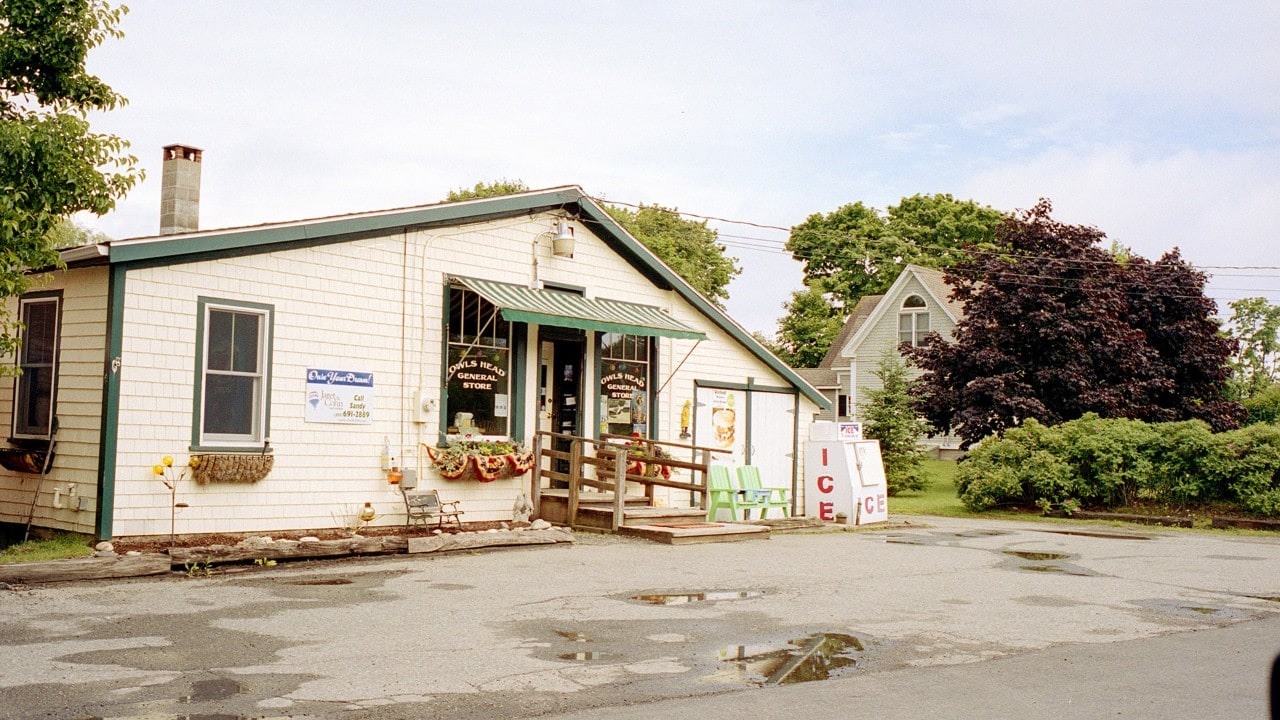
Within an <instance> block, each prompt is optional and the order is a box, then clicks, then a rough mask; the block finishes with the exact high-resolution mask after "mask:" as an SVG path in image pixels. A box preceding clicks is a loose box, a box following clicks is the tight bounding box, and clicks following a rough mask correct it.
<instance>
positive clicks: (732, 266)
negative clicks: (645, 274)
mask: <svg viewBox="0 0 1280 720" xmlns="http://www.w3.org/2000/svg"><path fill="white" fill-rule="evenodd" d="M528 190H529V187H528V186H527V185H525V184H524V182H523V181H521V180H506V179H503V180H495V181H494V182H490V183H485V182H479V183H476V184H475V186H474V187H472V188H461V189H458V190H451V191H449V195H448V197H447V198H445V199H446V200H447V201H448V202H455V201H458V200H472V199H475V198H486V197H494V196H497V195H510V194H513V193H520V192H527V191H528ZM605 211H606V212H608V213H609V215H610V216H611V217H612V218H613V219H614V220H616V221H617V222H618V224H619V225H621V226H622V227H624V228H626V230H627V232H629V233H631V235H632V236H633V237H634V238H635V239H637V240H639V241H640V242H641V243H644V245H645V247H647V248H649V249H650V250H652V251H653V254H655V255H657V256H658V257H659V258H661V259H662V261H663V262H664V263H666V264H667V265H668V266H670V267H671V269H672V270H674V271H675V272H676V274H677V275H679V276H680V277H682V278H684V280H685V282H687V283H689V284H690V285H692V286H693V288H694V289H695V290H697V291H698V292H700V293H702V294H703V295H704V296H706V298H707V299H708V300H710V301H711V302H712V303H714V304H715V305H716V306H717V307H724V301H725V300H728V299H729V283H730V282H731V281H732V280H733V278H735V277H736V276H737V275H738V273H740V272H742V271H741V269H740V268H739V267H738V264H737V259H736V258H733V257H730V256H729V255H727V254H725V247H724V246H723V245H721V244H720V235H719V233H717V232H716V230H715V229H714V228H710V227H707V223H706V221H705V220H703V221H698V220H686V219H685V218H683V217H681V216H680V212H679V211H678V210H675V209H672V208H665V207H662V206H661V205H640V206H639V207H638V208H636V209H634V210H633V209H629V208H625V207H620V206H617V205H605Z"/></svg>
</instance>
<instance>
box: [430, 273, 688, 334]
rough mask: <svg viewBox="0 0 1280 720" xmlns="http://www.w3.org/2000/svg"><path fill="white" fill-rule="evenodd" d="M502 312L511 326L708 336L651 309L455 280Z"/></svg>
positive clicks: (565, 293)
mask: <svg viewBox="0 0 1280 720" xmlns="http://www.w3.org/2000/svg"><path fill="white" fill-rule="evenodd" d="M453 279H454V280H455V281H456V282H458V283H461V284H462V285H465V286H467V287H468V288H471V289H472V290H474V291H475V292H476V293H478V294H479V295H480V296H482V297H483V298H484V299H485V300H488V301H489V302H491V303H493V304H494V305H495V306H496V307H498V308H500V309H501V311H502V318H503V319H504V320H507V321H510V322H526V323H537V324H539V325H554V326H556V327H568V328H578V329H579V330H596V331H598V332H615V333H626V334H628V335H648V336H656V337H670V338H684V339H686V340H706V339H707V336H706V335H705V334H703V333H701V332H699V331H697V330H694V329H693V328H691V327H689V326H688V325H685V324H684V323H681V322H680V321H678V320H676V319H675V318H673V317H671V316H670V315H668V314H667V313H666V312H664V311H663V310H661V309H659V308H656V307H653V306H651V305H637V304H636V303H629V302H623V301H621V300H605V299H588V298H585V297H582V296H581V295H576V294H574V293H570V292H563V291H560V290H534V289H531V288H527V287H524V286H522V285H512V284H510V283H500V282H493V281H492V280H479V279H476V278H467V277H455V278H453Z"/></svg>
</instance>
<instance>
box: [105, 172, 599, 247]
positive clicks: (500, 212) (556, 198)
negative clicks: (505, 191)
mask: <svg viewBox="0 0 1280 720" xmlns="http://www.w3.org/2000/svg"><path fill="white" fill-rule="evenodd" d="M583 197H585V195H584V194H583V193H582V191H581V190H580V189H578V188H576V187H566V188H554V189H551V190H547V191H543V192H535V193H522V194H518V195H503V196H499V197H494V198H485V199H483V200H476V201H469V202H454V203H441V204H438V205H429V206H425V207H420V208H411V209H406V210H392V211H386V212H380V213H371V214H364V215H359V216H339V217H335V218H321V219H318V220H306V221H301V222H298V223H289V224H274V225H268V226H265V227H257V228H254V227H249V228H241V229H235V230H217V231H210V232H205V233H201V232H196V233H189V234H184V235H173V236H158V237H156V238H145V239H143V238H140V239H138V240H132V241H131V240H119V241H116V242H114V243H112V244H111V263H112V264H116V263H136V262H139V261H146V260H160V261H164V262H161V263H159V264H167V263H168V262H172V261H173V260H175V259H176V258H182V262H190V261H191V260H192V259H193V258H190V257H187V256H192V255H196V256H199V255H206V254H214V253H225V252H228V251H233V250H247V251H249V253H250V254H251V253H253V252H261V251H262V250H263V249H264V248H265V247H267V246H274V245H280V244H286V243H299V244H303V245H316V244H322V243H327V242H340V241H343V240H349V239H352V238H353V237H356V236H361V235H381V234H384V233H386V232H388V231H395V230H403V229H409V228H418V227H421V228H429V227H433V226H438V225H446V226H453V225H460V224H467V223H475V222H483V221H485V220H491V219H496V218H502V217H511V216H514V215H523V214H527V213H536V212H543V211H547V210H555V209H559V208H562V207H564V206H567V205H575V206H576V205H577V203H578V202H579V200H581V199H582V198H583ZM142 240H146V241H145V242H143V241H142Z"/></svg>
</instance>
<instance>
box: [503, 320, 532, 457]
mask: <svg viewBox="0 0 1280 720" xmlns="http://www.w3.org/2000/svg"><path fill="white" fill-rule="evenodd" d="M528 354H529V326H528V325H516V326H514V327H512V328H511V382H512V384H513V385H514V386H515V387H513V388H511V402H509V403H507V414H508V415H510V416H511V417H510V420H511V439H512V440H519V441H520V442H524V414H525V406H524V399H525V389H526V388H525V385H527V383H526V382H525V380H526V379H527V378H526V377H525V372H526V371H527V370H528V367H529V359H528V357H526V356H527V355H528Z"/></svg>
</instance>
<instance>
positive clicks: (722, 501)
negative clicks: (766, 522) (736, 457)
mask: <svg viewBox="0 0 1280 720" xmlns="http://www.w3.org/2000/svg"><path fill="white" fill-rule="evenodd" d="M764 507H765V506H764V504H763V503H761V502H759V501H758V500H756V499H754V498H747V497H745V496H744V495H743V493H742V490H741V489H739V488H738V487H737V486H735V485H734V483H733V476H732V475H730V474H729V468H728V467H726V466H724V465H712V466H710V467H708V468H707V521H708V522H715V519H716V512H717V511H718V510H720V508H724V509H726V510H728V511H729V516H730V517H732V518H733V520H734V521H737V520H738V511H739V510H741V511H742V519H743V520H747V519H749V515H750V512H751V508H760V511H761V512H764Z"/></svg>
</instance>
